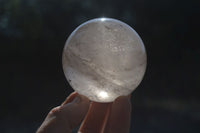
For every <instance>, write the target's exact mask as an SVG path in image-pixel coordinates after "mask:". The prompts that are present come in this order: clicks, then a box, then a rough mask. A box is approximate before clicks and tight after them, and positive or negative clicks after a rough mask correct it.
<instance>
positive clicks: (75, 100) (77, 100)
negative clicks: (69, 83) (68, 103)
mask: <svg viewBox="0 0 200 133" xmlns="http://www.w3.org/2000/svg"><path fill="white" fill-rule="evenodd" d="M73 102H74V103H80V102H81V97H80V96H79V95H78V96H76V97H75V99H74V100H73Z"/></svg>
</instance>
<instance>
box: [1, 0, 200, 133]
mask: <svg viewBox="0 0 200 133" xmlns="http://www.w3.org/2000/svg"><path fill="white" fill-rule="evenodd" d="M199 4H200V2H199V1H198V0H196V1H195V0H189V1H188V0H130V1H127V0H98V1H94V0H59V1H56V0H0V89H1V92H0V132H1V133H31V132H33V133H34V132H35V131H36V130H37V128H38V126H39V125H40V124H41V123H42V121H43V120H44V118H45V116H46V115H47V113H48V112H49V111H50V109H51V108H53V107H55V106H58V105H59V104H60V103H61V102H62V101H64V99H65V98H66V96H68V95H69V94H70V93H71V92H72V91H73V90H72V88H71V87H70V86H69V84H68V83H67V81H66V79H65V77H64V73H63V70H62V62H61V58H62V49H63V47H64V44H65V41H66V39H67V37H68V36H69V35H70V33H71V32H72V31H73V30H74V29H75V28H76V27H77V26H78V25H80V24H81V23H83V22H85V21H87V20H89V19H92V18H97V17H111V18H116V19H119V20H122V21H124V22H125V23H127V24H129V25H130V26H132V27H133V28H134V29H135V30H136V31H137V32H138V34H139V35H140V36H141V38H142V39H143V42H144V44H145V46H146V50H147V54H148V67H147V71H146V75H145V77H144V79H143V81H142V83H141V84H140V86H139V87H138V88H137V89H136V90H135V91H134V92H133V95H132V105H133V111H132V122H131V125H132V126H131V131H130V132H131V133H199V132H200V88H199V87H200V86H199V83H200V72H199V68H200V44H199V35H200V34H199V31H200V28H199V24H200V21H199V17H200V6H199Z"/></svg>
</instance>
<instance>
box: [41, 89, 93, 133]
mask: <svg viewBox="0 0 200 133" xmlns="http://www.w3.org/2000/svg"><path fill="white" fill-rule="evenodd" d="M89 104H90V102H89V100H88V99H87V98H86V97H84V96H82V95H79V94H78V93H72V94H71V95H70V96H69V97H68V98H67V99H66V101H65V102H64V103H63V104H62V105H61V106H58V107H56V108H54V109H52V110H51V111H50V112H49V114H48V115H47V117H46V119H45V121H44V122H43V124H42V125H41V127H40V128H39V129H38V131H37V133H70V132H71V130H72V129H73V128H75V127H76V126H78V125H79V124H80V122H81V121H82V119H83V118H84V116H85V114H86V113H87V111H88V107H89Z"/></svg>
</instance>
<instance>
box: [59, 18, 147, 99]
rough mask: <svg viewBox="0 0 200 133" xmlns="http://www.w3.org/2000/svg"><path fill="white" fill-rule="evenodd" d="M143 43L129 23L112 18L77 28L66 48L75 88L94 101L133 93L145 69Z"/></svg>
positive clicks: (68, 73) (65, 59) (68, 72)
mask: <svg viewBox="0 0 200 133" xmlns="http://www.w3.org/2000/svg"><path fill="white" fill-rule="evenodd" d="M146 62H147V59H146V52H145V47H144V44H143V42H142V40H141V38H140V37H139V35H138V34H137V33H136V32H135V30H134V29H132V28H131V27H130V26H128V25H127V24H125V23H123V22H121V21H119V20H116V19H111V18H97V19H92V20H89V21H87V22H85V23H83V24H82V25H80V26H79V27H77V28H76V29H75V30H74V31H73V32H72V34H71V35H70V36H69V38H68V39H67V41H66V44H65V47H64V50H63V59H62V63H63V70H64V73H65V76H66V78H67V80H68V82H69V84H70V85H71V86H72V88H73V89H74V90H75V91H76V92H78V93H79V94H82V95H84V96H86V97H88V98H89V99H90V100H92V101H96V102H112V101H114V100H115V99H116V98H117V97H119V96H123V95H128V94H130V93H131V92H132V91H133V90H134V89H135V88H136V87H137V86H138V85H139V84H140V82H141V80H142V78H143V76H144V73H145V69H146Z"/></svg>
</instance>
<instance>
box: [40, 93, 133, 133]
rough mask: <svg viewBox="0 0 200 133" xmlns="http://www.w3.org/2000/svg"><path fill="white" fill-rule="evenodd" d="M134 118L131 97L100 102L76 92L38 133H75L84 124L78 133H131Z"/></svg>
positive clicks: (45, 122)
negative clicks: (132, 117) (110, 101)
mask: <svg viewBox="0 0 200 133" xmlns="http://www.w3.org/2000/svg"><path fill="white" fill-rule="evenodd" d="M130 119H131V102H130V96H121V97H118V98H117V99H116V100H115V101H114V102H112V103H97V102H90V101H89V99H88V98H86V97H85V96H82V95H80V94H78V93H76V92H73V93H72V94H70V95H69V96H68V97H67V98H66V100H65V101H64V102H63V103H62V104H61V105H60V106H58V107H55V108H53V109H52V110H51V111H50V112H49V114H48V115H47V117H46V118H45V120H44V122H43V123H42V125H41V126H40V127H39V129H38V130H37V132H36V133H71V132H72V129H74V128H75V127H77V126H79V125H80V123H81V122H82V124H81V126H80V129H79V132H78V133H129V128H130Z"/></svg>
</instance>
